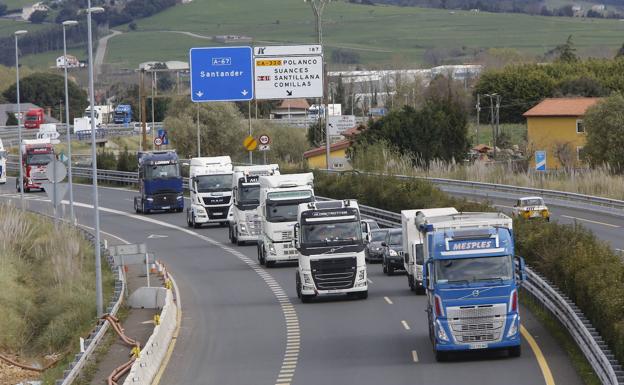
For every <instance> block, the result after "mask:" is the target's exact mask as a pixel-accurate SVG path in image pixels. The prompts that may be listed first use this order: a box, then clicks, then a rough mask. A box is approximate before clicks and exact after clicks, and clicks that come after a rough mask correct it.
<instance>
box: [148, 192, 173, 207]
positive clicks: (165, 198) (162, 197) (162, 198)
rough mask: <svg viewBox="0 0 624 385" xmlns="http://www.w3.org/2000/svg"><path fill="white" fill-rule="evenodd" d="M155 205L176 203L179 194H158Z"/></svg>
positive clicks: (155, 197) (155, 196)
mask: <svg viewBox="0 0 624 385" xmlns="http://www.w3.org/2000/svg"><path fill="white" fill-rule="evenodd" d="M153 198H154V205H155V206H172V205H174V204H175V203H176V199H177V198H178V196H177V194H156V195H154V197H153Z"/></svg>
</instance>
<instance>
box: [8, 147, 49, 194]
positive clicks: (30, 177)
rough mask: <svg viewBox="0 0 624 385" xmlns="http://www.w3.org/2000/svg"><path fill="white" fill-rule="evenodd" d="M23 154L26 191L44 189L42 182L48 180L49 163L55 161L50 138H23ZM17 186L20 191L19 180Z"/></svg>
mask: <svg viewBox="0 0 624 385" xmlns="http://www.w3.org/2000/svg"><path fill="white" fill-rule="evenodd" d="M21 155H22V156H21V158H22V162H21V163H22V165H21V166H22V173H23V175H24V180H23V181H22V186H23V187H24V191H25V192H29V191H30V190H31V189H40V190H43V186H42V183H44V182H46V181H47V180H48V178H47V176H46V170H47V169H48V163H50V162H53V161H54V147H53V146H52V144H51V143H50V139H31V140H27V139H24V140H22V145H21ZM18 179H19V178H18ZM15 188H16V189H17V191H20V185H19V181H18V180H16V181H15Z"/></svg>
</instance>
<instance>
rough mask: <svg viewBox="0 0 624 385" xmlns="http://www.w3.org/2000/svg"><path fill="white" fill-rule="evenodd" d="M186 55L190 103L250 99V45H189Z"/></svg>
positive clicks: (251, 60)
mask: <svg viewBox="0 0 624 385" xmlns="http://www.w3.org/2000/svg"><path fill="white" fill-rule="evenodd" d="M189 55H190V59H189V61H190V69H191V100H192V101H193V102H231V101H241V100H252V99H253V97H254V88H253V84H254V82H253V51H252V49H251V47H205V48H191V50H190V53H189Z"/></svg>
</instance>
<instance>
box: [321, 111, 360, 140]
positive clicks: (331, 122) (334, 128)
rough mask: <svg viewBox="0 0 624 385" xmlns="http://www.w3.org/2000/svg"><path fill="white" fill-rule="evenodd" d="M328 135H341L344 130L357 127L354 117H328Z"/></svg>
mask: <svg viewBox="0 0 624 385" xmlns="http://www.w3.org/2000/svg"><path fill="white" fill-rule="evenodd" d="M327 125H328V126H329V135H334V136H335V135H342V133H343V132H345V131H346V130H348V129H350V128H353V127H355V126H356V125H357V123H356V121H355V116H354V115H338V116H334V115H330V116H328V118H327Z"/></svg>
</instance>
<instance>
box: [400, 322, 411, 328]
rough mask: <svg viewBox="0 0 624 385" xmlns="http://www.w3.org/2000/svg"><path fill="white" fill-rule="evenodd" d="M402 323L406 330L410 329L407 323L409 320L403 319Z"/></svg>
mask: <svg viewBox="0 0 624 385" xmlns="http://www.w3.org/2000/svg"><path fill="white" fill-rule="evenodd" d="M401 324H403V327H404V328H405V330H410V327H409V325H408V324H407V321H405V320H403V321H401Z"/></svg>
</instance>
